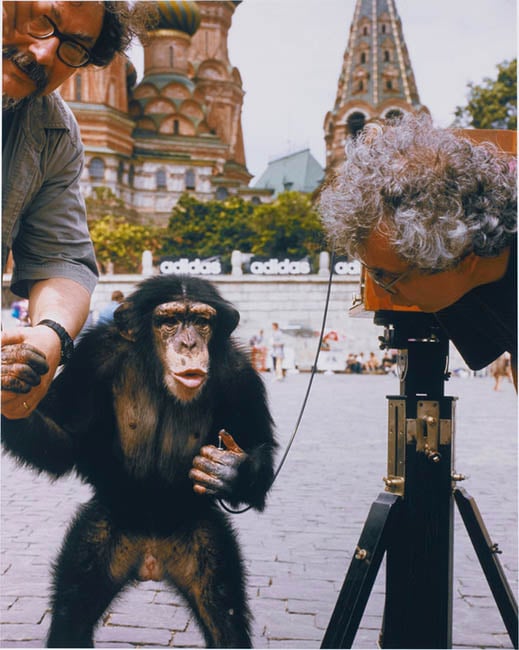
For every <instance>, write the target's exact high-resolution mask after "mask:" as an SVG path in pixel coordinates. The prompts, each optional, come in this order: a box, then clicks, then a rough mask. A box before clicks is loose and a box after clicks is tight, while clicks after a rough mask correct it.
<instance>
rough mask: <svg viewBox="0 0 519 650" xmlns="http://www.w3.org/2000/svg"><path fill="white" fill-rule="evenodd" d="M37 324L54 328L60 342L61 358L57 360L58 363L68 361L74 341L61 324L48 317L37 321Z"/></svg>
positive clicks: (61, 363)
mask: <svg viewBox="0 0 519 650" xmlns="http://www.w3.org/2000/svg"><path fill="white" fill-rule="evenodd" d="M37 325H45V326H46V327H50V329H51V330H54V331H55V332H56V334H57V335H58V336H59V340H60V342H61V358H60V362H59V363H60V365H63V364H64V363H67V361H70V358H71V357H72V352H73V351H74V342H73V341H72V338H71V336H70V334H69V333H68V332H67V330H66V329H65V328H64V327H63V325H60V324H59V323H56V321H55V320H51V319H50V318H44V319H43V320H41V321H40V322H39V323H37Z"/></svg>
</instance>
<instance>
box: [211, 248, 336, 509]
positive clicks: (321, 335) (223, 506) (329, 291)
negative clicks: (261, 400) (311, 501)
mask: <svg viewBox="0 0 519 650" xmlns="http://www.w3.org/2000/svg"><path fill="white" fill-rule="evenodd" d="M334 262H335V251H333V250H332V253H331V255H330V276H329V278H328V288H327V291H326V302H325V305H324V312H323V321H322V325H321V334H320V335H319V343H318V344H317V350H316V353H315V359H314V363H313V366H312V371H311V373H310V379H309V380H308V386H307V388H306V393H305V396H304V399H303V404H302V405H301V410H300V411H299V416H298V418H297V421H296V425H295V427H294V432H293V433H292V435H291V437H290V440H289V441H288V444H287V446H286V448H285V453H284V454H283V457H282V458H281V460H280V462H279V465H278V467H277V469H276V471H275V472H274V478H273V479H272V483H271V484H270V486H269V489H270V488H271V487H272V486H273V485H274V482H275V480H276V479H277V477H278V474H279V472H280V471H281V468H282V467H283V465H284V464H285V460H286V458H287V456H288V452H289V451H290V448H291V447H292V443H293V442H294V439H295V437H296V434H297V432H298V430H299V425H300V424H301V420H302V419H303V413H304V412H305V408H306V403H307V401H308V397H309V395H310V389H311V388H312V383H313V381H314V376H315V373H316V372H317V361H318V359H319V353H320V352H321V345H322V342H323V338H324V328H325V326H326V318H327V316H328V307H329V305H330V294H331V292H332V279H333V265H334ZM218 501H219V503H220V505H221V507H222V508H223V509H224V510H225V511H226V512H230V513H231V514H233V515H240V514H241V513H242V512H247V510H250V509H251V508H252V506H246V507H245V508H242V509H241V510H233V509H232V508H229V506H226V505H225V503H223V501H222V500H221V499H219V500H218Z"/></svg>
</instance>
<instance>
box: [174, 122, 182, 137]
mask: <svg viewBox="0 0 519 650" xmlns="http://www.w3.org/2000/svg"><path fill="white" fill-rule="evenodd" d="M179 133H180V129H179V121H178V120H173V135H178V134H179Z"/></svg>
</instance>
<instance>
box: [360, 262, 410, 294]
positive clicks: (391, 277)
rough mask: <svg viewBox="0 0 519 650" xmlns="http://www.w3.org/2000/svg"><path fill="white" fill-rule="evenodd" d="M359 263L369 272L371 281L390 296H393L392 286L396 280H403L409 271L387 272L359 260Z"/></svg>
mask: <svg viewBox="0 0 519 650" xmlns="http://www.w3.org/2000/svg"><path fill="white" fill-rule="evenodd" d="M361 264H362V266H363V267H364V268H365V269H366V273H369V276H370V278H371V279H372V280H373V282H374V283H375V284H377V285H378V286H379V287H381V288H382V289H384V291H387V293H389V294H390V295H391V296H394V295H395V294H396V291H395V289H393V286H394V285H395V284H396V283H397V282H400V280H403V279H404V278H405V277H406V275H407V274H408V273H409V269H406V270H405V271H402V273H397V274H395V273H389V272H388V271H383V270H382V269H373V268H371V267H369V266H367V265H366V264H364V262H361Z"/></svg>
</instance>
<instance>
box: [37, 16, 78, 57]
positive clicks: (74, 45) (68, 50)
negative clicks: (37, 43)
mask: <svg viewBox="0 0 519 650" xmlns="http://www.w3.org/2000/svg"><path fill="white" fill-rule="evenodd" d="M27 33H28V34H29V36H32V37H33V38H38V39H45V38H51V36H55V37H56V38H57V39H59V45H58V51H57V54H58V59H59V60H60V61H62V62H63V63H64V64H65V65H68V66H69V67H71V68H81V67H83V66H84V65H86V64H87V63H88V62H89V61H90V52H89V51H88V50H87V48H86V47H85V46H84V45H81V43H78V42H77V41H75V40H74V39H73V38H69V37H68V36H65V34H62V33H61V32H60V31H59V29H58V27H57V26H56V23H54V22H53V21H52V20H51V19H50V18H49V17H48V16H39V17H38V18H35V19H34V20H31V22H30V23H29V24H28V26H27Z"/></svg>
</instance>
